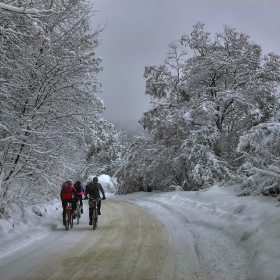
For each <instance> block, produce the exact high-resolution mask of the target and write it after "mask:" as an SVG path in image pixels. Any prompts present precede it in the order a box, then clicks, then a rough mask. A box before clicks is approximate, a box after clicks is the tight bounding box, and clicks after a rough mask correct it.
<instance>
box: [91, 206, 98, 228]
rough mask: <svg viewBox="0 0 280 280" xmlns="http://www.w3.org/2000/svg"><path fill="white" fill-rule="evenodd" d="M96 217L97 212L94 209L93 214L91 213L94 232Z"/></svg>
mask: <svg viewBox="0 0 280 280" xmlns="http://www.w3.org/2000/svg"><path fill="white" fill-rule="evenodd" d="M96 217H97V212H96V209H95V208H94V209H93V213H92V229H93V230H95V229H96Z"/></svg>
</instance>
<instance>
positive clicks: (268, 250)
mask: <svg viewBox="0 0 280 280" xmlns="http://www.w3.org/2000/svg"><path fill="white" fill-rule="evenodd" d="M107 198H108V199H123V200H128V201H130V202H133V203H136V204H138V205H141V206H144V207H147V208H148V209H150V210H151V211H152V212H153V214H154V215H156V216H158V218H159V219H163V216H164V215H165V213H166V212H164V211H165V209H168V210H169V211H172V212H173V213H175V214H176V216H178V217H180V218H181V222H182V223H185V224H187V225H188V227H186V230H188V229H189V230H191V231H192V232H191V233H190V232H187V231H186V232H181V233H178V234H181V235H182V236H183V237H182V239H179V242H182V241H183V239H184V236H186V239H188V235H190V234H191V235H192V236H193V237H194V238H193V240H194V241H193V242H195V243H196V244H195V246H194V247H196V250H198V251H203V250H204V251H205V252H204V254H203V256H204V260H203V261H204V262H205V264H206V267H207V263H211V262H212V258H211V256H213V259H215V260H217V259H219V258H220V259H221V264H218V263H217V264H215V266H216V267H217V270H219V265H222V264H224V263H225V262H223V260H222V258H223V257H224V256H226V255H232V258H231V259H230V260H229V261H228V262H229V266H232V267H242V268H243V269H244V270H247V271H248V275H249V279H250V280H253V279H254V280H255V279H259V280H280V207H279V201H278V200H277V199H276V198H271V197H263V196H248V197H237V196H236V195H235V193H234V186H232V187H218V186H213V187H212V188H209V189H207V190H205V191H200V192H180V191H176V192H165V193H157V192H151V193H147V192H139V193H133V194H128V195H119V196H115V195H113V194H109V193H107ZM35 212H36V213H37V214H36V213H35ZM11 217H12V218H10V219H8V220H0V236H1V238H0V262H1V258H2V257H6V256H8V255H9V253H10V252H11V251H15V250H17V249H18V248H19V247H22V246H26V245H32V242H34V241H35V240H36V239H38V238H41V237H43V236H44V235H45V234H47V233H49V232H50V231H52V230H53V229H55V228H57V227H61V226H62V225H61V203H60V201H59V200H54V201H52V202H51V203H50V204H49V205H46V206H36V207H33V208H32V209H28V210H26V212H25V214H24V216H23V217H22V215H21V214H20V213H19V212H15V213H11ZM170 230H174V231H176V229H172V224H170ZM222 237H224V238H225V239H224V238H222ZM226 239H227V240H230V243H229V242H228V241H226ZM189 240H191V239H188V241H189ZM225 244H227V246H224V245H225ZM228 244H232V245H230V246H232V247H229V245H228ZM182 248H183V247H182ZM223 250H230V252H226V254H225V252H224V251H223ZM231 251H232V252H231ZM235 251H236V252H237V251H244V257H242V258H239V257H238V256H239V255H238V254H235ZM214 255H215V256H214ZM211 267H213V264H212V266H211ZM223 269H225V268H223ZM231 269H232V268H231V267H228V271H229V273H230V272H231ZM219 279H220V278H219ZM221 279H222V278H221ZM225 279H231V278H225ZM234 279H241V278H234ZM242 279H243V278H242Z"/></svg>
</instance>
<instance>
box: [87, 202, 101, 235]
mask: <svg viewBox="0 0 280 280" xmlns="http://www.w3.org/2000/svg"><path fill="white" fill-rule="evenodd" d="M98 201H99V200H98V199H92V198H89V200H88V205H89V208H93V211H92V229H93V230H95V229H96V227H97V222H98V212H97V202H98Z"/></svg>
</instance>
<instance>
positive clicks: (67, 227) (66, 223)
mask: <svg viewBox="0 0 280 280" xmlns="http://www.w3.org/2000/svg"><path fill="white" fill-rule="evenodd" d="M68 212H69V208H68V206H67V207H66V222H65V229H66V230H68V229H69V224H68V220H69V219H68Z"/></svg>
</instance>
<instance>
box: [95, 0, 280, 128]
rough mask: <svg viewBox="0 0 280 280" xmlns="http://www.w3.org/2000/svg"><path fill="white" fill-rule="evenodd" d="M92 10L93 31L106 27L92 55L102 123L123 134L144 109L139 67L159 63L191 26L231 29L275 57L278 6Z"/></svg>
mask: <svg viewBox="0 0 280 280" xmlns="http://www.w3.org/2000/svg"><path fill="white" fill-rule="evenodd" d="M93 1H94V0H93ZM94 9H95V10H97V11H98V13H97V14H96V16H95V17H94V18H93V27H96V26H97V25H98V24H99V25H105V24H107V25H106V27H105V29H104V31H103V32H102V33H101V34H100V39H101V40H102V43H101V45H100V46H99V47H98V49H97V55H98V56H101V57H102V59H103V66H104V70H103V71H102V72H101V73H100V74H98V80H99V81H101V82H102V84H103V87H102V88H103V93H102V94H100V97H101V99H102V100H103V101H104V103H105V106H106V110H105V112H104V114H103V117H104V118H105V119H106V120H108V121H110V122H112V123H114V124H115V125H116V126H117V128H124V129H125V130H131V131H136V130H139V129H140V130H141V126H140V124H138V120H139V118H140V117H141V115H142V114H143V112H145V111H146V110H148V109H149V108H150V105H149V101H150V99H149V97H148V96H146V95H145V79H144V77H143V73H144V68H145V65H152V64H154V65H159V64H160V63H162V62H163V60H164V59H165V55H166V53H167V49H168V45H169V44H170V43H172V42H174V41H177V40H178V39H180V38H181V36H182V35H183V34H190V32H191V31H192V27H193V25H194V24H196V23H197V22H202V23H204V24H205V30H206V31H208V32H211V33H213V34H214V33H216V32H221V31H223V25H225V24H227V25H231V26H232V27H234V28H236V30H237V31H238V32H241V31H242V32H244V33H246V34H247V35H249V36H250V38H251V40H252V41H254V42H256V43H258V44H259V45H261V46H262V47H263V52H264V53H268V52H274V53H277V54H280V0H96V1H95V4H94Z"/></svg>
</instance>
